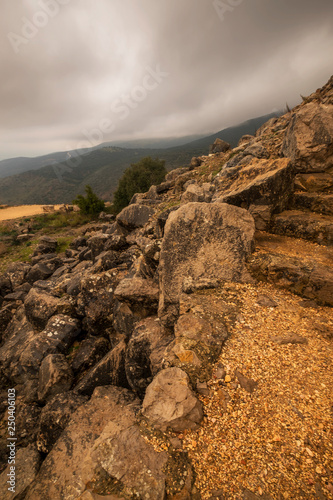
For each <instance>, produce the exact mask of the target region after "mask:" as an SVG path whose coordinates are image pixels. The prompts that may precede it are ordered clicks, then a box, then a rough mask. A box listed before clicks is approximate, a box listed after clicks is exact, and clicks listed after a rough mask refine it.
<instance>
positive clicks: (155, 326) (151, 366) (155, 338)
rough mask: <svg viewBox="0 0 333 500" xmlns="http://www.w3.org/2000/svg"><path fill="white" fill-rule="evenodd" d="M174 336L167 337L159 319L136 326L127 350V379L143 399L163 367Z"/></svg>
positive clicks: (150, 319) (142, 322)
mask: <svg viewBox="0 0 333 500" xmlns="http://www.w3.org/2000/svg"><path fill="white" fill-rule="evenodd" d="M171 341H172V336H170V335H167V336H166V335H165V332H163V330H162V329H161V326H160V324H159V321H158V318H147V319H145V320H143V321H140V322H139V323H137V324H136V325H135V328H134V331H133V334H132V336H131V338H130V341H129V343H128V347H127V350H126V361H125V369H126V377H127V380H128V383H129V385H130V387H131V388H132V390H133V391H134V392H135V393H136V394H138V395H139V396H140V397H143V396H144V394H145V391H146V388H147V387H148V385H149V384H150V383H151V381H152V379H153V377H154V376H155V375H156V374H157V372H158V371H159V370H161V369H162V367H163V359H164V355H165V352H166V347H167V345H168V344H169V343H170V342H171Z"/></svg>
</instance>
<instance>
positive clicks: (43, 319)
mask: <svg viewBox="0 0 333 500" xmlns="http://www.w3.org/2000/svg"><path fill="white" fill-rule="evenodd" d="M58 303H59V299H56V298H55V297H53V296H52V295H49V294H47V293H44V292H43V291H42V290H38V289H36V288H32V289H31V290H30V292H29V293H28V295H27V296H26V299H25V301H24V308H25V312H26V315H27V318H28V320H29V321H30V323H31V324H32V325H33V326H34V327H35V328H36V329H37V330H43V329H44V328H45V326H46V323H47V322H48V320H49V319H50V317H51V316H52V315H53V314H55V312H56V311H57V306H58Z"/></svg>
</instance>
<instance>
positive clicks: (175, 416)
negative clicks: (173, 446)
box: [142, 368, 203, 431]
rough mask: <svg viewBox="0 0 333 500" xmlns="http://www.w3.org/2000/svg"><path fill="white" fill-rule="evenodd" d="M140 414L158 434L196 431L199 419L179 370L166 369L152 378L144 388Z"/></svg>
mask: <svg viewBox="0 0 333 500" xmlns="http://www.w3.org/2000/svg"><path fill="white" fill-rule="evenodd" d="M142 413H143V415H144V416H145V417H147V418H148V419H149V420H150V421H151V422H152V424H153V425H154V426H155V427H156V428H158V429H160V430H162V431H165V430H166V429H167V428H170V429H172V430H173V431H183V430H185V429H197V428H198V426H199V423H200V422H201V420H202V417H203V412H202V405H201V403H200V401H199V400H198V399H197V398H196V397H195V395H194V393H193V391H192V389H191V388H190V386H189V378H188V376H187V375H186V373H185V372H184V371H183V370H181V369H180V368H167V369H165V370H162V371H160V372H159V373H158V374H157V375H156V377H155V378H154V380H153V381H152V383H151V384H150V385H149V386H148V387H147V390H146V395H145V398H144V400H143V404H142Z"/></svg>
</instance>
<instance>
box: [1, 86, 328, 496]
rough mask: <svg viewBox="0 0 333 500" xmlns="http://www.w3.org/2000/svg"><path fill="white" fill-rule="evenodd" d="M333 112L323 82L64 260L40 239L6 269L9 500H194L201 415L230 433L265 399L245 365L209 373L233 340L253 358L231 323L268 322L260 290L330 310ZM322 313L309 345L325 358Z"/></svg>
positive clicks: (278, 341)
mask: <svg viewBox="0 0 333 500" xmlns="http://www.w3.org/2000/svg"><path fill="white" fill-rule="evenodd" d="M332 106H333V80H332V79H331V80H330V82H329V83H328V84H327V85H326V86H325V87H324V88H323V89H319V90H318V91H317V92H316V93H314V94H313V95H311V96H309V97H308V98H306V99H304V102H303V103H302V104H300V105H299V106H297V107H296V108H295V109H294V110H293V112H288V113H286V114H285V115H284V116H281V117H279V118H273V119H272V120H270V121H269V122H268V123H266V124H265V125H264V126H263V127H261V128H260V129H259V130H258V131H257V133H256V135H255V137H254V136H248V135H247V136H244V137H243V138H242V139H241V140H240V142H239V145H238V147H237V148H234V149H233V150H231V148H230V146H229V144H227V143H224V141H222V140H217V141H215V143H214V145H213V147H212V149H211V152H210V154H209V155H208V156H202V157H198V158H193V160H192V162H191V165H190V166H188V167H184V168H181V169H177V170H174V171H171V172H169V173H168V174H167V176H166V180H165V182H163V183H161V184H160V185H158V186H152V187H151V188H150V189H149V191H148V192H147V193H138V194H136V195H134V196H133V198H132V200H131V204H130V205H129V206H128V207H126V208H125V209H124V210H123V211H122V212H121V213H120V214H118V216H117V218H116V221H114V220H113V217H106V216H105V215H103V216H102V218H101V219H100V220H99V221H97V222H93V223H90V224H87V225H86V226H85V227H84V230H83V232H82V234H81V235H76V236H77V237H76V238H75V239H74V240H73V242H72V243H71V245H70V248H69V249H67V250H66V252H65V253H60V254H59V253H57V252H58V251H59V246H58V244H57V240H56V239H53V238H50V237H49V236H43V235H42V236H41V237H40V240H39V244H38V246H37V248H36V250H35V252H34V254H33V256H32V258H31V262H30V263H18V262H16V263H12V264H11V265H10V266H8V268H7V270H6V272H5V273H3V274H2V275H1V276H0V342H1V344H0V380H1V384H2V387H3V388H4V390H3V391H1V394H0V396H1V398H0V413H1V418H2V421H1V426H0V450H1V455H2V457H1V460H0V467H5V466H6V453H7V451H6V450H7V438H6V437H5V435H4V433H3V431H1V429H5V428H6V396H7V394H6V389H7V387H15V389H16V393H17V447H18V452H17V460H18V462H17V474H20V483H19V484H18V491H17V496H16V498H18V499H20V498H27V499H29V500H32V499H34V500H35V499H37V500H38V499H41V498H54V499H57V498H59V499H60V498H73V499H75V498H77V499H79V498H80V499H82V500H92V499H95V498H114V499H128V500H129V499H132V498H147V499H149V498H151V499H155V498H156V499H160V498H166V499H168V500H169V499H170V500H171V499H172V500H180V499H189V498H193V499H194V500H199V498H200V494H199V492H198V490H197V486H194V479H195V474H194V472H193V471H192V465H191V462H190V459H189V455H188V453H187V450H189V449H191V450H194V449H195V448H196V446H197V445H198V447H202V446H206V445H205V444H203V441H201V436H202V433H201V431H202V430H203V429H200V430H199V432H198V434H197V438H195V440H192V438H190V439H189V440H188V435H189V433H188V432H187V431H188V430H189V431H191V430H195V431H196V430H198V429H199V428H200V426H203V427H204V428H205V426H211V427H214V421H213V418H212V417H211V415H212V414H211V413H210V412H211V410H212V411H213V412H214V411H217V412H218V414H219V415H220V414H223V415H226V416H227V415H229V413H230V415H229V416H232V418H235V419H237V418H238V417H239V414H238V413H237V414H236V413H235V414H234V413H233V412H230V411H229V409H230V408H231V407H233V405H234V400H235V401H236V399H237V400H238V399H239V402H240V403H241V404H243V402H244V401H243V399H242V398H243V396H244V394H245V396H248V397H249V398H250V397H256V396H257V394H259V393H260V394H262V393H263V392H264V391H262V390H261V385H260V384H261V383H262V381H259V380H257V377H253V375H252V373H253V365H252V368H251V366H249V367H248V366H247V364H246V363H245V362H244V364H243V363H239V364H237V365H236V366H234V367H233V369H232V370H230V367H229V366H228V363H229V361H228V360H225V361H223V363H222V362H221V356H222V358H223V349H227V350H228V349H230V346H232V345H233V338H234V337H231V338H230V341H228V342H227V344H226V346H225V343H226V341H227V340H228V339H229V337H230V335H231V334H232V335H235V332H238V334H239V343H240V344H241V343H242V336H243V335H244V336H246V335H247V333H246V332H248V331H249V330H250V334H249V336H248V338H251V342H252V339H253V341H254V342H256V338H255V335H256V332H255V331H252V330H251V321H249V324H248V323H247V322H245V321H244V319H243V314H244V311H246V310H247V309H246V308H247V300H249V298H251V300H252V299H253V293H254V295H255V297H257V299H255V300H256V302H254V306H253V307H254V308H255V309H254V310H253V311H252V310H251V311H250V312H251V315H255V314H256V313H257V312H258V316H259V318H261V320H262V321H263V322H265V318H266V317H267V318H268V319H270V318H271V317H273V313H274V314H275V313H278V311H279V308H280V303H279V299H278V298H277V297H275V296H274V293H273V292H272V295H271V294H270V293H269V296H268V295H265V294H264V295H263V294H262V293H261V286H262V285H261V284H259V282H260V281H264V282H266V283H269V284H270V285H269V286H270V287H273V286H275V287H276V288H283V289H287V290H288V291H289V292H292V293H294V294H298V295H299V296H300V297H302V298H303V299H306V300H303V301H302V308H303V307H304V308H305V307H311V308H315V307H318V304H319V305H321V306H323V307H325V306H332V305H333V275H332V270H331V267H330V266H331V259H332V255H333V254H332V241H333V240H332V238H333V229H332V228H333V222H332V220H331V219H332V214H333V202H332V197H333V178H332V166H333V164H332V154H333V153H332V109H331V108H332ZM75 231H76V230H75ZM305 240H307V241H305ZM318 243H319V245H318ZM266 286H267V285H266ZM244 291H246V294H245V292H244ZM257 292H258V293H257ZM278 293H281V292H280V291H279V292H277V291H276V294H278ZM245 295H246V297H245ZM300 307H301V306H300ZM256 308H258V309H256ZM318 309H319V308H318ZM302 310H303V309H302ZM288 311H289V310H288ZM319 312H320V311H319ZM319 312H318V314H316V318H317V319H316V321H315V322H314V326H313V328H314V329H315V330H316V331H318V335H321V336H323V335H324V336H325V339H326V340H325V341H327V342H329V341H330V339H331V337H332V335H331V329H332V328H331V323H330V322H328V321H327V320H326V319H325V318H324V317H322V316H321V315H320V314H322V313H321V312H320V314H319ZM291 314H292V313H291ZM302 314H303V313H301V314H300V316H302ZM304 314H306V312H305V313H304ZM270 315H271V316H270ZM251 317H252V316H251ZM302 317H303V316H302ZM309 318H310V316H309ZM295 320H297V318H295ZM274 325H275V324H274ZM309 325H310V323H309ZM311 327H312V325H311ZM274 328H275V326H274ZM273 333H274V335H273V334H272V335H270V334H269V335H268V337H267V339H266V340H265V342H268V343H270V346H269V349H271V344H272V345H273V347H274V349H276V348H278V349H284V348H286V349H287V348H289V347H290V346H292V348H293V347H295V346H294V344H295V345H296V347H297V348H298V347H299V348H301V349H307V348H309V346H310V342H309V343H308V344H307V343H306V338H305V334H304V335H303V333H302V332H301V333H302V335H298V334H297V335H296V334H295V332H292V333H291V334H289V333H285V334H284V335H282V336H281V335H276V334H275V332H273ZM242 349H245V350H246V346H242ZM229 352H230V351H229ZM244 352H245V351H244ZM256 359H258V360H259V359H260V357H259V356H258V357H257V358H256ZM216 363H217V364H216ZM325 366H326V365H325ZM212 377H213V378H212ZM251 377H253V378H251ZM257 388H258V391H257ZM194 390H196V392H197V393H199V394H200V400H199V399H198V398H197V396H196V393H195V392H194ZM244 391H245V393H244ZM246 392H247V393H248V394H247V395H246ZM251 395H252V396H251ZM207 401H208V403H207ZM245 403H246V401H245ZM203 405H206V409H205V412H204V409H203ZM207 409H208V411H207V412H206V410H207ZM204 413H205V416H206V417H207V418H205V419H203V416H204ZM265 414H267V416H268V415H269V410H268V411H267V410H266V408H265ZM236 422H237V420H235V425H236ZM236 431H237V429H236V427H235V435H234V437H235V439H236V438H237V432H236ZM183 439H184V445H183ZM276 442H280V441H279V440H277V441H275V438H274V439H273V443H276ZM198 443H199V444H198ZM221 443H222V441H221ZM227 445H228V443H224V442H223V445H221V450H222V449H223V450H225V446H227ZM309 446H310V445H309ZM235 447H236V448H237V449H238V450H239V448H238V443H237V440H235ZM236 448H235V449H236ZM157 450H158V451H157ZM205 453H206V451H205ZM209 453H210V452H208V451H207V455H206V456H207V457H208V458H207V463H209V460H210V458H209ZM191 456H195V454H193V455H191ZM205 461H206V458H205ZM194 464H195V466H196V467H197V463H196V462H195V461H194ZM39 469H40V470H39ZM38 471H39V472H38ZM4 473H5V471H4V472H3V473H2V475H1V476H0V484H1V485H2V486H3V487H4V490H6V484H5V476H4ZM318 474H319V473H318ZM21 478H22V479H21ZM196 484H200V482H199V483H196ZM219 491H220V490H217V491H215V490H213V491H212V492H210V493H209V494H211V495H212V497H214V498H215V497H216V498H217V497H218V496H219V495H220V492H219ZM259 491H260V490H259ZM204 493H205V494H206V493H207V494H208V491H204ZM5 495H6V493H5ZM244 495H245V493H244ZM7 497H8V495H7ZM7 497H6V496H5V498H7ZM244 497H245V496H244ZM8 498H11V497H8Z"/></svg>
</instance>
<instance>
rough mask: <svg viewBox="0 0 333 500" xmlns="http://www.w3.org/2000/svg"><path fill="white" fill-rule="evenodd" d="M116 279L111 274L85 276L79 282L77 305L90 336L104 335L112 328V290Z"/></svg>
mask: <svg viewBox="0 0 333 500" xmlns="http://www.w3.org/2000/svg"><path fill="white" fill-rule="evenodd" d="M116 284H117V278H116V276H114V275H113V274H112V273H111V272H108V271H105V272H103V273H98V274H87V275H86V276H85V277H84V278H83V279H82V280H81V282H80V290H81V292H80V294H79V295H78V304H79V306H80V313H81V314H82V316H84V319H83V327H84V328H85V329H86V330H87V331H88V333H90V334H92V335H104V332H105V329H106V328H110V327H111V326H112V312H113V304H114V289H115V286H116Z"/></svg>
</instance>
